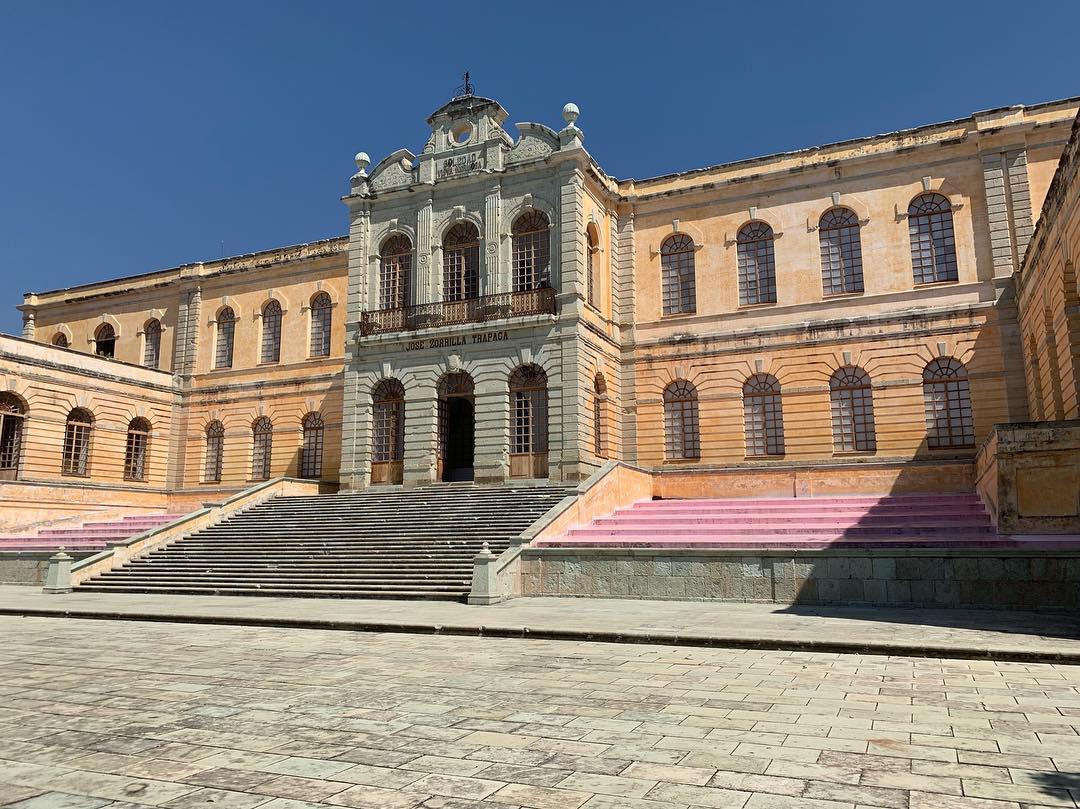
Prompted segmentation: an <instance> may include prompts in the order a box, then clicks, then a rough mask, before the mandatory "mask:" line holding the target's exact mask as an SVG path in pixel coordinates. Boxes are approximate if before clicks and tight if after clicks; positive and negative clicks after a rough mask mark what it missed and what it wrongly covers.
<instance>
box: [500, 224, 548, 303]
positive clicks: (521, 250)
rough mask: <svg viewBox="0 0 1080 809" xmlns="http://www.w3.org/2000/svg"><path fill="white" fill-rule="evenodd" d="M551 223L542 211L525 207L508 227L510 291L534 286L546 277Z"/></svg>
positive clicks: (544, 280)
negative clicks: (511, 283)
mask: <svg viewBox="0 0 1080 809" xmlns="http://www.w3.org/2000/svg"><path fill="white" fill-rule="evenodd" d="M550 231H551V224H550V223H549V222H548V218H547V216H546V215H544V213H543V212H542V211H536V210H532V211H526V212H525V213H523V214H522V215H521V216H519V217H518V218H517V219H515V220H514V224H513V226H512V227H511V228H510V238H511V249H510V263H511V268H512V271H513V273H512V274H513V283H514V292H525V291H526V290H529V289H536V288H537V287H539V286H540V284H541V282H546V281H548V280H549V278H550V267H551V256H550V253H551V235H550Z"/></svg>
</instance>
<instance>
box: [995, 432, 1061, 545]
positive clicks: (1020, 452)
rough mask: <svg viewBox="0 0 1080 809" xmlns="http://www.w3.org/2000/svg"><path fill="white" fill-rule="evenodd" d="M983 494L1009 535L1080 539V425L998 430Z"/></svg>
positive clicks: (1003, 531) (999, 523)
mask: <svg viewBox="0 0 1080 809" xmlns="http://www.w3.org/2000/svg"><path fill="white" fill-rule="evenodd" d="M976 463H977V465H978V466H979V468H980V470H981V473H980V482H979V493H980V494H981V495H982V496H983V499H984V500H985V501H987V502H990V503H992V504H993V508H994V512H995V517H996V524H997V528H998V531H999V532H1000V533H1003V534H1080V420H1077V419H1074V420H1072V421H1036V422H1025V423H1017V424H996V425H994V432H993V435H992V436H991V437H990V438H989V439H988V440H987V441H986V442H985V443H984V444H983V446H982V447H981V448H980V449H979V456H978V458H977V460H976Z"/></svg>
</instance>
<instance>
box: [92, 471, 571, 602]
mask: <svg viewBox="0 0 1080 809" xmlns="http://www.w3.org/2000/svg"><path fill="white" fill-rule="evenodd" d="M572 492H573V489H567V488H561V487H554V486H544V487H538V486H534V487H520V488H512V487H503V486H498V487H496V486H484V487H481V486H475V485H471V484H447V485H443V486H435V487H425V488H418V489H409V490H401V489H386V490H379V489H372V490H368V491H365V492H358V493H349V494H330V495H311V496H304V497H278V498H275V499H273V500H270V501H269V502H267V503H263V504H261V505H258V506H254V507H252V508H250V509H248V510H246V511H244V512H242V513H240V514H237V515H234V516H233V517H231V518H229V519H228V520H225V521H223V522H221V523H219V524H218V525H215V526H213V527H211V528H207V529H205V530H202V531H199V532H196V533H194V534H192V535H190V536H188V537H184V538H183V539H180V540H177V541H176V542H174V543H172V544H170V545H169V546H168V547H166V548H162V549H160V550H157V551H153V552H151V553H149V554H147V555H146V556H145V557H143V558H141V559H136V560H132V561H131V562H129V563H128V564H126V565H124V566H123V567H121V568H118V569H117V570H114V571H111V572H108V573H104V574H101V575H99V576H97V577H95V578H92V579H90V580H89V581H87V582H85V583H83V584H81V585H79V587H78V589H79V590H83V591H92V592H137V593H176V594H180V593H191V594H198V595H226V594H236V595H267V596H307V597H327V598H409V599H444V600H445V599H451V600H465V599H466V597H467V596H468V593H469V588H470V586H471V582H472V567H473V565H472V561H473V557H474V556H476V554H477V553H479V552H480V550H481V549H482V548H483V544H484V542H487V543H488V546H489V547H490V549H491V552H492V553H494V554H499V553H501V552H502V551H504V550H506V548H507V547H509V545H510V540H511V539H512V538H514V537H516V536H518V535H519V534H520V533H521V532H522V531H524V530H525V529H526V528H528V527H529V526H530V525H531V524H532V523H533V522H535V521H536V520H537V519H538V518H539V517H541V516H542V515H543V514H544V513H545V512H547V511H548V510H549V509H550V508H551V507H552V506H554V505H556V504H557V503H558V502H559V501H560V500H562V499H563V498H564V497H566V496H567V495H568V494H570V493H572Z"/></svg>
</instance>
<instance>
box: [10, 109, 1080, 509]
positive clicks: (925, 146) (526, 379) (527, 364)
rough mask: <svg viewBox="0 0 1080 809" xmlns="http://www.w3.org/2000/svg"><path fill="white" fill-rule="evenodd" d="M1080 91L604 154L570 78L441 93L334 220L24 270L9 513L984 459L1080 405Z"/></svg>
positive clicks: (877, 484) (914, 484) (900, 467)
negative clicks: (268, 487) (1009, 436)
mask: <svg viewBox="0 0 1080 809" xmlns="http://www.w3.org/2000/svg"><path fill="white" fill-rule="evenodd" d="M1077 109H1078V101H1077V100H1076V99H1068V100H1064V101H1056V102H1050V103H1045V104H1038V105H1033V106H1026V107H1024V106H1016V107H1006V108H1001V109H996V110H990V111H986V112H979V113H975V114H973V115H971V116H968V117H966V118H962V119H958V120H954V121H949V122H945V123H941V124H933V125H929V126H922V127H918V128H915V129H910V130H904V131H900V132H894V133H890V134H886V135H878V136H873V137H866V138H859V139H856V140H852V141H845V142H842V143H836V144H829V145H826V146H820V147H815V148H811V149H804V150H800V151H795V152H790V153H784V154H777V155H769V156H766V157H761V158H755V159H750V160H742V161H738V162H735V163H730V164H724V165H717V166H712V167H708V168H703V169H697V170H693V171H687V172H682V173H679V174H672V175H666V176H661V177H654V178H649V179H645V180H632V179H630V180H617V179H615V178H613V177H610V176H609V175H608V174H606V173H605V172H604V171H603V169H602V168H601V167H600V165H599V164H598V163H597V162H596V161H595V160H594V158H593V157H592V155H591V154H590V153H589V152H588V151H587V150H586V148H585V139H584V133H583V132H582V130H581V129H580V128H579V127H578V125H577V119H578V110H577V108H576V107H575V106H574V105H572V104H568V105H567V106H566V108H565V109H564V111H563V112H564V122H565V125H564V126H563V127H562V129H561V130H560V131H556V130H555V129H552V128H549V127H547V126H545V125H542V124H537V123H521V124H517V125H516V137H513V136H511V134H510V133H509V132H508V131H507V128H506V120H507V113H506V111H505V110H504V109H503V108H502V106H501V105H500V104H499V103H497V102H496V101H493V100H490V99H485V98H481V97H477V96H471V95H470V96H463V97H459V98H455V99H453V100H452V101H450V102H449V103H448V104H446V105H445V106H443V107H442V108H440V109H439V110H437V111H436V112H435V113H433V114H432V115H431V116H430V117H429V118H428V120H427V123H428V126H429V129H430V131H429V134H428V137H427V141H426V143H425V145H424V147H423V149H422V150H421V151H420V153H419V154H418V155H417V154H413V153H412V152H410V151H408V150H406V149H401V150H399V151H397V152H394V153H393V154H391V155H389V156H387V157H385V158H384V159H382V160H381V161H380V162H378V163H377V164H376V165H374V167H371V161H370V160H369V158H368V157H367V155H365V154H364V153H360V154H358V155H357V159H356V162H357V166H358V171H357V172H356V174H355V175H353V177H352V179H351V182H350V186H349V192H348V193H347V194H346V195H345V197H344V198H343V199H344V203H345V205H346V207H347V209H348V214H349V232H348V236H347V237H343V238H339V239H332V240H327V241H324V242H317V243H312V244H307V245H301V246H297V247H288V248H282V249H277V250H270V251H266V252H262V253H257V254H253V255H248V256H240V257H236V258H228V259H222V260H220V261H210V262H203V263H199V264H194V265H186V266H182V267H176V268H173V269H169V270H162V271H156V272H151V273H147V274H145V275H140V276H136V277H132V278H125V279H118V280H116V281H108V282H102V283H94V284H87V285H84V286H80V287H75V288H71V289H64V290H57V291H53V292H45V293H32V294H28V295H27V296H26V299H25V301H24V303H23V305H22V306H21V307H20V308H21V309H22V311H23V314H24V322H25V328H24V332H23V336H22V339H19V338H8V337H3V338H0V375H2V380H0V387H2V388H3V389H4V390H6V391H7V393H6V394H4V396H5V397H6V398H5V399H4V400H3V402H0V405H2V406H3V407H5V408H6V410H5V415H4V416H3V419H4V422H3V425H2V426H3V429H4V430H5V432H4V433H3V435H4V436H7V438H4V439H3V441H0V467H3V469H0V475H4V476H5V477H6V478H7V479H8V482H7V483H0V489H2V491H0V500H3V502H5V503H8V504H15V503H18V504H19V506H18V508H15V507H14V506H12V508H11V509H9V511H8V512H7V513H8V514H10V515H16V514H20V515H23V516H10V517H8V518H7V520H8V523H10V524H11V525H12V526H15V527H17V526H18V525H19V524H29V522H30V521H31V519H32V518H34V517H40V512H41V509H43V508H46V509H47V508H51V507H52V505H51V504H56V507H58V508H66V507H68V506H67V505H66V504H70V503H72V502H74V500H73V495H72V492H79V493H85V492H87V491H92V492H93V497H94V498H95V503H97V504H98V505H103V506H108V507H115V508H121V507H123V506H124V505H125V504H130V503H134V502H136V501H138V502H140V503H141V502H149V501H155V502H157V501H160V502H162V503H164V502H169V503H173V504H175V503H177V502H179V503H196V502H201V501H202V500H204V499H205V498H206V497H207V494H206V493H207V491H213V492H215V493H221V494H224V493H228V492H235V491H239V490H241V489H244V488H246V487H247V486H249V485H251V482H252V481H257V480H262V479H267V478H270V477H275V476H280V475H295V476H303V477H314V478H318V479H321V480H323V481H325V483H326V486H327V488H330V489H332V488H335V487H337V486H340V487H343V488H346V489H360V488H364V487H367V486H370V485H385V484H399V483H403V484H404V485H406V486H415V485H421V484H433V483H437V482H441V481H462V480H475V481H477V482H478V483H500V482H504V481H507V480H515V479H520V480H546V481H579V480H582V479H584V478H586V477H587V476H588V475H589V474H590V473H591V472H592V471H594V470H595V469H597V468H598V467H599V466H600V465H601V464H603V463H604V462H605V461H607V460H622V461H625V462H628V463H632V464H636V465H639V466H641V467H644V468H648V469H654V470H661V471H663V472H664V473H665V474H667V473H670V474H671V475H672V476H673V477H671V478H670V479H671V480H672V481H678V484H677V488H678V491H679V492H681V493H684V494H685V493H712V494H724V493H767V492H774V491H781V492H786V493H787V494H791V493H792V487H793V486H794V487H795V491H796V492H798V491H799V486H801V485H809V484H805V483H804V482H805V481H806V480H808V479H811V478H812V479H813V481H814V485H815V486H817V487H818V488H819V490H841V489H844V488H845V487H847V488H851V487H856V488H860V489H861V490H866V491H872V490H881V491H899V490H912V491H914V490H919V489H928V488H931V489H932V488H944V489H948V490H963V489H967V490H971V489H973V488H974V487H975V483H976V481H975V468H974V463H973V459H974V457H975V455H976V450H977V448H978V446H979V444H980V443H981V442H982V441H983V440H984V439H985V438H986V437H987V436H988V435H989V434H990V432H991V428H992V426H993V425H995V424H998V423H1005V422H1025V421H1028V420H1029V419H1031V418H1037V419H1055V418H1057V419H1060V418H1069V417H1071V418H1075V417H1076V406H1077V405H1076V402H1077V395H1076V385H1077V383H1076V379H1077V371H1076V369H1077V367H1078V366H1080V359H1078V354H1077V351H1078V350H1077V344H1078V339H1077V336H1076V335H1077V328H1075V324H1073V327H1070V325H1069V324H1070V323H1072V321H1073V320H1075V317H1073V316H1072V314H1070V312H1071V311H1072V309H1075V308H1076V306H1075V305H1074V304H1075V302H1076V300H1077V291H1076V289H1075V287H1076V274H1075V272H1074V271H1073V269H1072V262H1073V261H1074V257H1073V256H1072V254H1071V253H1069V251H1068V249H1067V248H1060V249H1057V248H1054V249H1052V248H1051V247H1049V246H1048V242H1049V241H1050V240H1058V241H1060V242H1061V243H1062V244H1065V243H1071V244H1074V245H1075V243H1076V238H1075V236H1076V234H1075V230H1076V228H1075V227H1073V226H1071V225H1069V224H1068V223H1069V222H1071V223H1073V225H1075V223H1076V221H1078V220H1077V218H1076V217H1075V215H1073V214H1075V207H1076V206H1075V205H1071V203H1069V200H1074V199H1075V196H1076V184H1075V182H1072V181H1070V179H1069V177H1066V178H1065V179H1061V176H1062V175H1061V172H1059V178H1058V180H1056V181H1054V183H1053V190H1050V189H1051V181H1052V179H1053V177H1054V173H1055V170H1056V169H1057V167H1058V163H1059V159H1061V158H1062V154H1063V150H1064V149H1065V147H1066V144H1067V142H1068V141H1069V136H1070V127H1072V126H1073V121H1074V119H1075V118H1076V115H1077ZM1075 152H1076V147H1075V137H1074V139H1073V145H1072V146H1071V147H1070V151H1069V152H1068V153H1067V154H1066V162H1068V165H1069V166H1071V167H1072V169H1071V170H1072V173H1073V175H1074V174H1075V165H1076V160H1075ZM1070 155H1071V157H1070ZM1048 191H1050V196H1049V198H1048ZM1047 199H1049V202H1048V210H1047V213H1045V214H1044V219H1045V220H1046V221H1044V223H1043V224H1042V225H1040V228H1039V230H1038V231H1037V232H1036V236H1035V241H1034V242H1032V233H1033V230H1034V226H1035V221H1036V218H1037V216H1038V213H1039V211H1040V210H1042V209H1043V203H1044V200H1047ZM1070 212H1072V213H1070ZM1070 216H1071V219H1070V218H1069V217H1070ZM1069 227H1072V230H1071V231H1069V233H1071V235H1067V234H1066V235H1062V236H1060V237H1059V236H1058V235H1056V234H1058V233H1059V232H1063V231H1066V230H1067V229H1068V228H1069ZM1056 243H1057V241H1055V244H1056ZM1029 249H1030V252H1029ZM1036 253H1037V254H1038V255H1039V256H1045V257H1046V258H1045V259H1043V260H1042V263H1040V264H1038V265H1037V266H1034V262H1033V261H1032V260H1031V258H1030V256H1032V255H1035V254H1036ZM1051 254H1052V257H1051ZM1026 257H1028V258H1027V265H1025V259H1026ZM1022 266H1023V267H1024V270H1023V272H1019V271H1020V269H1021V267H1022ZM1044 267H1045V268H1044ZM1018 272H1019V274H1018ZM1016 278H1019V279H1020V282H1019V284H1018V283H1017V281H1016V280H1015V279H1016ZM1041 279H1050V280H1041ZM1018 290H1019V303H1018ZM1070 318H1072V320H1070ZM28 341H31V342H28ZM95 355H96V356H95ZM1025 357H1026V359H1025ZM9 425H10V426H9ZM139 436H142V437H141V438H140V437H139ZM855 470H857V474H854V471H855ZM800 474H801V475H802V478H799V475H800ZM12 479H16V480H12ZM793 480H794V481H796V482H795V483H792V481H793ZM800 480H801V481H804V482H803V483H800V482H799V481H800ZM673 485H674V484H673ZM28 486H32V487H35V488H33V489H32V491H31V489H28V488H27V487H28ZM20 487H21V488H20ZM79 496H80V497H82V496H83V494H80V495H79ZM75 499H77V498H75Z"/></svg>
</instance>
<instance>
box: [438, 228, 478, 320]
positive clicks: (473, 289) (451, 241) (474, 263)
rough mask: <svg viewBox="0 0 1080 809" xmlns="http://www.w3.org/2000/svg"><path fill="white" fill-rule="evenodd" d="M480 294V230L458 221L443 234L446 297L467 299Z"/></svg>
mask: <svg viewBox="0 0 1080 809" xmlns="http://www.w3.org/2000/svg"><path fill="white" fill-rule="evenodd" d="M479 294H480V232H479V231H478V230H477V229H476V225H474V224H473V223H472V222H458V223H457V224H456V225H454V226H453V227H452V228H450V230H448V231H447V232H446V236H445V237H444V238H443V300H444V301H464V300H468V299H470V298H475V297H477V296H478V295H479Z"/></svg>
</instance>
